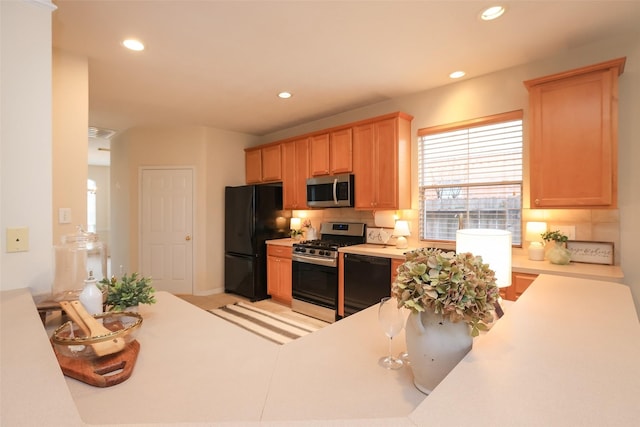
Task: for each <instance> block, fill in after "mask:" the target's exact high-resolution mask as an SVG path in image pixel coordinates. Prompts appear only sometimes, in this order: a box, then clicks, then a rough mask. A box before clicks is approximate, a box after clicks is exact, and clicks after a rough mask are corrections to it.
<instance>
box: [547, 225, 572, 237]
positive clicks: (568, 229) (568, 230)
mask: <svg viewBox="0 0 640 427" xmlns="http://www.w3.org/2000/svg"><path fill="white" fill-rule="evenodd" d="M549 230H551V231H553V230H558V231H560V232H561V233H562V234H564V235H565V236H567V238H568V239H569V240H576V226H575V225H551V226H549Z"/></svg>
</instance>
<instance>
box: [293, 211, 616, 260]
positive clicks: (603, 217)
mask: <svg viewBox="0 0 640 427" xmlns="http://www.w3.org/2000/svg"><path fill="white" fill-rule="evenodd" d="M398 212H399V213H400V215H401V217H402V218H403V219H407V220H409V224H410V230H411V236H409V237H408V238H407V239H408V240H409V246H412V247H416V246H423V242H420V241H419V236H418V212H417V211H414V210H405V211H398ZM293 214H294V216H301V217H305V218H309V219H311V223H312V225H313V226H314V227H315V228H316V229H318V228H319V226H320V223H322V222H327V221H345V222H362V223H365V224H367V227H376V225H375V222H374V213H373V212H372V211H357V210H355V209H351V208H339V209H322V210H320V209H319V210H305V211H294V212H293ZM528 221H544V222H546V223H547V226H548V227H550V226H552V225H555V226H575V233H576V237H575V240H586V241H592V242H613V244H614V258H615V264H616V265H619V264H620V250H619V248H620V215H619V211H618V210H617V209H523V210H522V222H523V228H524V225H525V224H526V223H527V222H528ZM527 245H528V242H524V244H523V248H517V249H514V252H519V251H520V252H522V253H525V254H526V249H525V248H526V246H527Z"/></svg>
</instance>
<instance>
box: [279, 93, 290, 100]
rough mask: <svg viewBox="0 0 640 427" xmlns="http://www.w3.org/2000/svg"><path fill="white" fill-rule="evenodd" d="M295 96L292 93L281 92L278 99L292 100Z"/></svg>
mask: <svg viewBox="0 0 640 427" xmlns="http://www.w3.org/2000/svg"><path fill="white" fill-rule="evenodd" d="M292 96H293V95H291V93H290V92H280V93H279V94H278V98H282V99H289V98H291V97H292Z"/></svg>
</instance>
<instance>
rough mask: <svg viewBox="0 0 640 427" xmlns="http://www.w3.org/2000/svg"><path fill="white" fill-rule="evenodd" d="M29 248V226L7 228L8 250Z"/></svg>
mask: <svg viewBox="0 0 640 427" xmlns="http://www.w3.org/2000/svg"><path fill="white" fill-rule="evenodd" d="M28 250H29V229H28V228H27V227H16V228H7V252H26V251H28Z"/></svg>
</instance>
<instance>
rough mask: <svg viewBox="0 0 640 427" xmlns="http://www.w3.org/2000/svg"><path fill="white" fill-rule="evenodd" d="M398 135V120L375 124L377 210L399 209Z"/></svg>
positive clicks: (375, 191)
mask: <svg viewBox="0 0 640 427" xmlns="http://www.w3.org/2000/svg"><path fill="white" fill-rule="evenodd" d="M397 135H398V132H397V127H396V119H387V120H383V121H381V122H377V123H376V124H375V139H374V141H375V142H374V150H373V153H374V165H375V174H374V185H373V188H374V194H375V196H374V197H375V208H376V209H397V208H398V136H397ZM356 200H357V198H356Z"/></svg>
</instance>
